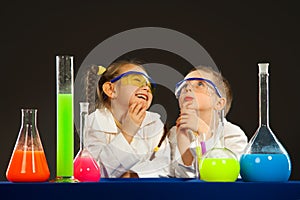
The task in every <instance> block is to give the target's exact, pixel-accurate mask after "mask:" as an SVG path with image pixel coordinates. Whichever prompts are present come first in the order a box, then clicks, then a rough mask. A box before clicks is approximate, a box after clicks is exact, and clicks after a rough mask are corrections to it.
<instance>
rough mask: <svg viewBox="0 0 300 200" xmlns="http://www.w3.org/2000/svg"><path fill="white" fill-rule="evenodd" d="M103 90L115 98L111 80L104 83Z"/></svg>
mask: <svg viewBox="0 0 300 200" xmlns="http://www.w3.org/2000/svg"><path fill="white" fill-rule="evenodd" d="M102 90H103V92H104V93H105V94H106V95H107V96H108V97H109V98H114V96H115V95H114V85H113V84H112V83H111V82H105V83H104V84H103V85H102Z"/></svg>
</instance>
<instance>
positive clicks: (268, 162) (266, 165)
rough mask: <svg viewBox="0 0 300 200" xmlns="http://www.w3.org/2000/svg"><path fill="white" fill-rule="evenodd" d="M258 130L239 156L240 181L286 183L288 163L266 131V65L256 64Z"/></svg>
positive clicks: (289, 163)
mask: <svg viewBox="0 0 300 200" xmlns="http://www.w3.org/2000/svg"><path fill="white" fill-rule="evenodd" d="M258 66H259V74H258V75H259V127H258V129H257V130H256V132H255V134H254V136H253V137H252V138H251V140H250V142H249V144H248V145H247V147H246V149H245V153H244V154H243V155H242V156H241V159H240V165H241V176H242V179H243V180H244V181H269V182H275V181H287V180H288V179H289V177H290V174H291V161H290V158H289V155H288V153H287V151H286V150H285V149H284V147H283V146H282V145H281V144H280V142H279V141H278V139H277V138H276V137H275V135H274V133H273V132H272V130H271V129H270V127H269V91H268V90H269V85H268V84H269V80H268V77H269V74H268V66H269V63H259V64H258Z"/></svg>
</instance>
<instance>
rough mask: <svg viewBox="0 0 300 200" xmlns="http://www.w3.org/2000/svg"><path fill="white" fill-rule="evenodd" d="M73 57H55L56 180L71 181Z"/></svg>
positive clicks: (72, 151) (72, 155) (72, 180)
mask: <svg viewBox="0 0 300 200" xmlns="http://www.w3.org/2000/svg"><path fill="white" fill-rule="evenodd" d="M73 77H74V75H73V56H68V55H60V56H56V109H57V110H56V117H57V119H56V120H57V124H56V126H57V130H56V136H57V138H56V145H57V146H56V180H54V181H55V182H76V180H75V179H73V172H74V171H73V158H74V149H73V148H74V118H73V117H74V115H73V112H74V111H73V110H74V108H73V98H74V97H73V96H74V95H73V94H74V88H73V84H74V81H73V79H74V78H73Z"/></svg>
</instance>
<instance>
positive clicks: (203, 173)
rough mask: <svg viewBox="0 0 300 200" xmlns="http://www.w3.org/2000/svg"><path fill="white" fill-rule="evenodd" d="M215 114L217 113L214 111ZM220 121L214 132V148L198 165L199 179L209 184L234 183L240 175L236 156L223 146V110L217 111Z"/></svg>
mask: <svg viewBox="0 0 300 200" xmlns="http://www.w3.org/2000/svg"><path fill="white" fill-rule="evenodd" d="M215 112H217V111H215ZM219 112H221V113H220V114H219V116H220V119H221V120H220V121H219V123H218V125H217V126H218V127H219V128H218V129H217V130H216V132H217V134H216V136H217V137H220V141H221V142H220V143H219V142H218V141H217V143H216V145H215V147H213V148H212V149H210V150H208V151H207V152H206V153H205V154H204V156H203V157H202V158H201V161H200V164H199V170H200V179H201V180H204V181H209V182H234V181H236V179H237V178H238V176H239V173H240V164H239V161H238V158H237V156H236V155H235V154H234V153H233V152H232V151H231V150H229V149H227V148H226V147H225V146H224V110H222V111H219Z"/></svg>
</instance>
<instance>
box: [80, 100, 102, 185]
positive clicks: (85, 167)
mask: <svg viewBox="0 0 300 200" xmlns="http://www.w3.org/2000/svg"><path fill="white" fill-rule="evenodd" d="M88 109H89V103H87V102H81V103H80V149H79V152H78V153H77V155H76V157H75V159H74V178H76V179H77V180H79V181H80V182H98V181H99V180H100V167H99V165H98V164H97V162H96V161H95V160H94V158H93V157H92V155H91V153H90V152H89V150H88V149H87V148H85V147H84V138H85V135H86V134H85V133H86V131H87V126H86V125H87V115H88Z"/></svg>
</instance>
